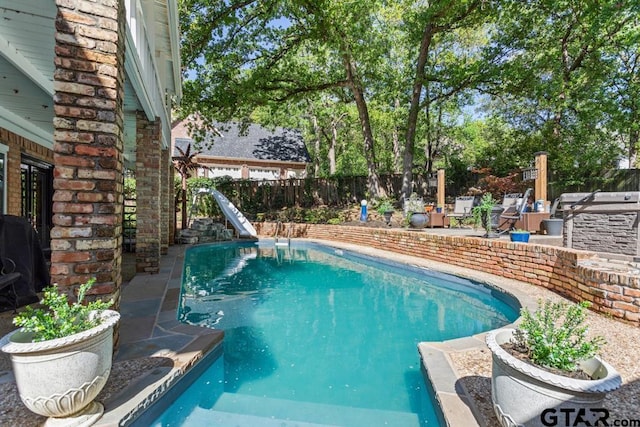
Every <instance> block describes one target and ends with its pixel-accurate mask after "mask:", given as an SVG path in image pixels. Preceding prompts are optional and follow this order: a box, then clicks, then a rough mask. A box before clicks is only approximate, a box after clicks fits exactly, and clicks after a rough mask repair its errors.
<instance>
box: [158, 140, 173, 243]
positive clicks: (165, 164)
mask: <svg viewBox="0 0 640 427" xmlns="http://www.w3.org/2000/svg"><path fill="white" fill-rule="evenodd" d="M160 168H161V171H162V173H161V174H160V179H161V182H160V190H161V194H162V197H161V200H160V203H161V207H160V253H161V254H162V255H166V254H167V252H168V251H169V245H170V244H171V243H170V240H169V234H170V229H169V227H170V226H169V224H170V223H171V221H172V220H173V215H172V211H171V209H173V207H172V205H171V203H170V199H169V196H170V194H171V193H170V190H169V186H170V185H173V180H172V175H171V169H173V164H172V163H171V152H170V148H167V149H166V150H162V159H161V164H160Z"/></svg>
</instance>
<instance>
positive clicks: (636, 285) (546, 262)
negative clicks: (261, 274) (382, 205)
mask: <svg viewBox="0 0 640 427" xmlns="http://www.w3.org/2000/svg"><path fill="white" fill-rule="evenodd" d="M254 226H255V228H256V230H257V232H258V235H259V236H261V237H273V236H274V232H275V228H276V223H270V222H262V223H254ZM291 226H292V227H294V229H293V230H292V232H291V237H306V238H312V239H323V240H334V241H340V242H346V243H352V244H357V245H362V246H367V247H372V248H377V249H382V250H387V251H392V252H396V253H403V254H407V255H412V256H417V257H421V258H426V259H432V260H434V261H439V262H445V263H448V264H452V265H456V266H459V267H464V268H470V269H474V270H479V271H483V272H486V273H491V274H495V275H497V276H501V277H505V278H509V279H514V280H518V281H521V282H525V283H530V284H532V285H536V286H543V287H545V288H547V289H550V290H552V291H554V292H556V293H558V294H560V295H562V296H565V297H567V298H569V299H571V300H574V301H584V300H586V301H590V302H591V303H592V304H593V306H592V308H593V309H594V310H595V311H598V312H601V313H604V314H609V315H611V316H612V317H614V318H617V319H620V320H624V321H629V322H632V323H636V324H640V277H639V276H638V275H637V274H632V273H630V272H623V271H614V270H611V269H610V268H607V267H596V266H593V265H581V263H584V262H587V261H592V262H591V263H590V264H594V263H595V262H596V261H598V260H600V259H599V258H598V256H597V255H596V254H595V253H593V252H588V251H580V250H573V249H566V248H560V247H555V246H546V245H537V244H531V243H529V244H527V243H512V242H509V241H503V240H497V239H483V238H478V237H460V236H442V235H434V234H427V233H423V232H416V231H408V230H397V229H394V230H387V229H381V228H368V227H352V226H336V225H324V224H292V225H291Z"/></svg>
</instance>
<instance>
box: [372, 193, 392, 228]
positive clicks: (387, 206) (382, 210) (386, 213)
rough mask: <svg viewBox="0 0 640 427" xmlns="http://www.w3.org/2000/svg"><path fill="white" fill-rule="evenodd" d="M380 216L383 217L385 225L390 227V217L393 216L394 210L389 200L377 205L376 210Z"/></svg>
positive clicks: (383, 200)
mask: <svg viewBox="0 0 640 427" xmlns="http://www.w3.org/2000/svg"><path fill="white" fill-rule="evenodd" d="M376 210H377V211H378V213H379V214H380V215H382V216H383V217H384V220H385V222H386V223H387V225H391V217H392V215H393V212H394V209H393V204H392V203H391V201H390V200H389V199H382V200H380V203H378V208H377V209H376Z"/></svg>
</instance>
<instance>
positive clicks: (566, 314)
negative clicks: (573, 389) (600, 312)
mask: <svg viewBox="0 0 640 427" xmlns="http://www.w3.org/2000/svg"><path fill="white" fill-rule="evenodd" d="M589 305H590V303H589V302H587V301H584V302H582V303H580V304H566V303H559V302H551V301H549V300H547V301H545V302H544V304H542V303H539V306H538V309H537V310H536V311H535V312H534V313H531V312H529V310H527V309H526V308H523V309H522V311H521V314H522V322H521V323H520V325H519V326H518V328H517V329H516V331H515V333H514V344H515V347H516V348H517V349H518V350H520V351H525V352H527V353H528V356H529V358H530V359H531V361H532V362H533V363H535V364H537V365H540V366H545V367H549V368H556V369H561V370H563V371H575V370H576V369H577V362H579V361H581V360H586V359H589V358H591V357H593V356H595V355H596V353H597V352H598V351H599V350H600V348H601V347H602V345H603V344H604V338H603V337H600V336H598V337H595V338H592V339H587V326H586V325H584V320H585V319H586V316H587V308H589Z"/></svg>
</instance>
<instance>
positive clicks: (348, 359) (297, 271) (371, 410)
mask: <svg viewBox="0 0 640 427" xmlns="http://www.w3.org/2000/svg"><path fill="white" fill-rule="evenodd" d="M518 309H519V306H518V305H517V302H516V301H515V300H514V299H513V298H510V297H509V296H508V295H506V294H502V293H500V292H496V291H495V290H493V289H491V288H489V287H486V286H483V285H481V284H479V283H476V282H473V281H470V280H467V279H461V278H458V277H454V276H450V275H445V274H439V273H437V272H433V271H429V270H426V269H423V268H418V267H408V266H406V265H399V264H395V263H392V262H389V261H386V260H381V259H376V258H371V257H367V256H363V255H358V254H355V253H350V252H348V251H342V250H336V249H333V248H329V247H325V246H320V245H316V244H311V243H300V244H292V245H291V247H286V248H282V247H276V246H275V245H274V243H273V241H261V242H259V243H240V244H238V243H233V244H222V245H220V244H217V245H208V246H196V247H193V248H190V249H189V250H188V251H187V252H186V254H185V264H184V276H183V284H182V295H181V307H180V310H179V316H180V318H181V320H182V321H185V322H187V323H191V324H195V325H202V326H206V327H213V328H219V329H223V330H224V331H225V338H224V350H223V351H222V352H221V354H218V353H216V354H214V355H213V356H211V357H209V359H210V360H211V362H210V363H208V364H207V365H206V369H205V368H204V364H201V365H203V366H201V367H200V369H201V370H202V372H199V373H198V377H197V378H196V379H195V381H194V382H193V384H191V385H190V386H189V387H188V388H187V389H185V390H183V391H181V393H179V394H180V396H179V397H178V396H175V399H174V401H173V403H172V404H171V405H170V406H168V408H167V409H166V410H165V411H164V412H163V413H162V414H161V415H160V416H159V417H158V418H157V419H156V420H155V421H154V422H153V423H151V424H152V425H156V426H160V425H162V426H180V425H190V426H191V425H195V426H197V425H247V426H255V425H265V426H266V425H344V426H358V425H363V426H365V425H366V426H377V425H389V426H398V425H401V426H412V425H416V426H418V425H439V424H440V420H439V419H438V413H437V411H436V410H435V408H434V406H433V402H432V400H431V398H430V396H429V392H428V390H427V388H428V385H427V384H426V383H425V381H424V378H423V375H422V372H421V362H420V360H419V356H418V353H417V350H416V345H417V343H418V342H421V341H441V340H447V339H452V338H457V337H461V336H468V335H472V334H475V333H479V332H482V331H486V330H489V329H494V328H497V327H500V326H503V325H505V324H507V323H510V322H512V321H513V320H515V318H516V317H517V316H518Z"/></svg>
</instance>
